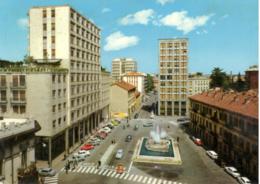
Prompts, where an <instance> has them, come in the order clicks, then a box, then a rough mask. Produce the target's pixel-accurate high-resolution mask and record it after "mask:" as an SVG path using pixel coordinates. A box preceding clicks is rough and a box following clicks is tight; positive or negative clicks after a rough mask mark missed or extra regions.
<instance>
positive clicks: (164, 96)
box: [158, 38, 188, 116]
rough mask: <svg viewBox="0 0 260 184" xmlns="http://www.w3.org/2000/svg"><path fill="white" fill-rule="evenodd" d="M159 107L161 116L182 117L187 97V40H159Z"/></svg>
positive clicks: (185, 109)
mask: <svg viewBox="0 0 260 184" xmlns="http://www.w3.org/2000/svg"><path fill="white" fill-rule="evenodd" d="M159 69H160V71H159V74H160V75H159V93H158V95H159V98H158V99H159V105H158V113H159V115H162V116H175V115H176V116H184V115H186V113H187V95H188V40H187V39H182V38H180V39H160V40H159Z"/></svg>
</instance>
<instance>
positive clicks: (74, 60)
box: [29, 5, 102, 162]
mask: <svg viewBox="0 0 260 184" xmlns="http://www.w3.org/2000/svg"><path fill="white" fill-rule="evenodd" d="M29 55H30V56H32V57H33V58H34V59H35V60H37V61H38V63H40V62H42V63H46V62H47V63H48V64H49V65H53V67H57V68H59V67H60V68H65V69H67V70H68V74H67V78H66V93H67V95H66V108H67V111H66V124H67V128H66V131H65V135H64V137H65V138H64V139H65V150H63V149H60V148H59V147H58V146H57V147H56V146H55V145H53V142H54V141H53V138H55V137H56V136H60V135H61V134H63V133H62V132H58V133H57V134H55V135H51V136H50V135H49V133H48V132H45V133H43V132H42V134H39V135H38V134H37V135H38V136H40V139H39V140H40V142H41V143H42V145H45V146H43V148H42V149H43V150H44V149H46V147H47V148H48V149H50V150H53V149H58V150H59V151H58V153H56V152H54V153H53V152H52V151H51V152H52V155H50V154H48V159H49V161H50V162H51V160H52V159H53V158H55V156H57V155H58V154H60V153H62V152H63V151H65V153H68V152H69V150H70V149H73V147H75V146H77V145H79V143H80V140H81V139H83V138H84V137H85V136H86V135H88V134H89V133H91V131H92V130H93V129H95V128H96V127H97V126H98V124H99V122H100V119H101V116H102V112H101V109H100V105H101V101H100V100H101V89H100V88H101V83H100V80H101V77H100V29H99V28H98V27H97V26H96V25H95V24H93V23H92V22H91V21H89V20H88V19H87V18H85V17H84V16H82V15H81V14H80V13H78V12H76V11H75V10H74V9H73V8H71V7H70V6H67V5H65V6H46V7H33V8H31V9H30V11H29ZM57 59H59V60H60V63H59V64H57V63H55V61H56V60H57ZM39 93H41V91H39ZM57 100H59V99H57ZM52 103H53V102H50V103H49V104H48V108H49V109H50V110H51V109H52V108H54V107H53V104H52ZM56 108H57V107H56ZM63 112H64V111H62V113H63ZM35 118H36V119H37V117H35ZM39 123H40V124H43V123H46V122H40V121H39ZM62 136H63V135H62ZM46 140H48V141H47V143H46ZM63 141H64V140H63ZM39 145H41V144H39ZM53 154H54V155H53ZM38 159H45V158H42V157H41V155H38Z"/></svg>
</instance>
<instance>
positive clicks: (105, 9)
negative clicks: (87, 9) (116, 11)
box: [101, 8, 111, 13]
mask: <svg viewBox="0 0 260 184" xmlns="http://www.w3.org/2000/svg"><path fill="white" fill-rule="evenodd" d="M110 11H111V9H110V8H103V9H102V10H101V12H102V13H107V12H110Z"/></svg>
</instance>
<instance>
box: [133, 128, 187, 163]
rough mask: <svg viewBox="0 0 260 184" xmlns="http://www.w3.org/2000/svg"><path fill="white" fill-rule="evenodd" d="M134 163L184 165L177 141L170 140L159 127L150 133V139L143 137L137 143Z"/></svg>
mask: <svg viewBox="0 0 260 184" xmlns="http://www.w3.org/2000/svg"><path fill="white" fill-rule="evenodd" d="M133 161H134V162H145V163H157V164H178V165H180V164H181V163H182V161H181V158H180V153H179V148H178V143H177V141H176V140H174V139H173V138H170V137H169V136H168V135H167V133H166V132H165V131H164V130H163V129H162V128H160V127H159V125H156V126H155V129H154V130H152V131H151V132H150V137H142V138H141V139H140V140H139V141H138V142H137V146H136V149H135V152H134V155H133Z"/></svg>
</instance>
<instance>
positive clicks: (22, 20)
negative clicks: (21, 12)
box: [17, 17, 29, 29]
mask: <svg viewBox="0 0 260 184" xmlns="http://www.w3.org/2000/svg"><path fill="white" fill-rule="evenodd" d="M17 24H18V26H19V27H21V28H23V29H25V28H27V27H28V25H29V22H28V18H26V17H24V18H20V19H18V20H17Z"/></svg>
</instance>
